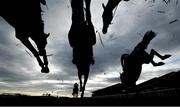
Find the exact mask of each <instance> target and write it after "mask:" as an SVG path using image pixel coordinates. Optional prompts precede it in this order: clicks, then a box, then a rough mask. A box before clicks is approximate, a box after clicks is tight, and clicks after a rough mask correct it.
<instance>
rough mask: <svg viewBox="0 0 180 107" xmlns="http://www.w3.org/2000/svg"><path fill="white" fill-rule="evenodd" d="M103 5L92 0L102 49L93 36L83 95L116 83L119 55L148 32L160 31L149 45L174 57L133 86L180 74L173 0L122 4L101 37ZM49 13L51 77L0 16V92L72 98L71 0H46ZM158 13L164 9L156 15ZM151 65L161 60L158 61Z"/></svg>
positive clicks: (179, 27) (146, 69)
mask: <svg viewBox="0 0 180 107" xmlns="http://www.w3.org/2000/svg"><path fill="white" fill-rule="evenodd" d="M102 3H105V4H106V3H107V0H92V3H91V14H92V21H93V24H94V26H95V29H96V30H97V31H98V32H99V33H100V36H101V38H102V41H103V43H104V47H103V46H102V44H101V42H100V38H99V34H98V33H97V35H96V37H97V43H96V45H95V46H94V58H95V61H96V63H95V65H94V66H91V71H90V74H89V79H88V82H87V85H86V91H85V96H90V95H91V92H92V91H95V90H97V89H101V88H104V87H107V86H111V85H114V84H116V83H119V82H120V79H119V72H122V68H121V65H120V64H121V63H120V56H121V55H122V54H124V53H130V52H131V51H132V50H133V48H134V46H135V45H136V44H137V43H138V42H140V41H141V39H142V37H143V36H142V35H144V33H145V32H146V31H148V30H153V31H155V32H157V33H158V35H157V37H156V38H154V39H153V40H152V42H151V44H150V45H149V47H148V49H147V52H149V51H150V50H151V49H152V48H153V49H155V50H157V51H158V52H159V53H161V54H163V55H164V54H166V53H168V54H172V57H170V58H169V59H167V60H165V61H164V62H165V63H166V64H165V65H163V66H161V67H153V66H152V65H151V64H148V65H143V69H142V73H141V76H140V78H139V80H138V82H137V83H140V82H143V81H146V80H149V79H151V78H154V77H159V76H161V75H164V74H166V73H169V72H172V71H177V70H179V69H180V68H179V65H180V56H179V55H180V42H179V41H180V36H179V34H180V22H179V21H177V22H175V23H172V24H169V22H171V21H173V20H175V19H178V20H180V12H179V10H180V3H179V4H178V5H176V0H174V1H171V3H170V4H168V5H167V4H165V3H164V2H162V0H157V1H156V2H155V3H153V2H152V1H151V0H147V2H145V0H131V1H129V2H124V1H123V2H121V3H120V4H119V6H118V9H117V11H116V14H115V17H114V19H113V22H112V23H113V24H112V25H110V28H109V31H108V33H107V34H106V35H104V34H102V32H101V29H102V18H101V15H102V12H103V9H102ZM47 4H48V9H47V8H46V7H45V6H43V10H44V11H45V13H44V15H43V19H44V21H45V32H47V33H48V32H49V33H51V35H50V37H49V38H48V45H47V53H48V54H53V56H50V57H48V59H49V68H50V73H49V74H42V73H41V72H40V70H41V68H40V67H39V65H38V63H37V61H36V59H35V58H34V57H30V55H28V54H27V53H26V51H28V49H26V47H25V46H23V45H22V44H21V42H20V41H19V40H18V39H16V38H15V32H14V28H12V27H11V26H10V25H9V24H7V22H5V21H4V19H2V18H1V17H0V93H5V92H16V93H18V92H21V93H26V94H31V95H42V93H46V92H49V93H51V94H56V95H57V94H59V95H60V96H71V94H72V88H73V84H74V83H75V82H79V80H78V77H77V70H76V67H75V66H74V65H73V64H72V63H71V61H72V48H71V47H70V46H69V42H68V38H67V34H68V31H69V29H70V26H71V14H72V13H71V7H70V2H69V0H47ZM158 11H165V13H159V12H158ZM154 60H155V61H160V59H158V58H157V57H155V59H154Z"/></svg>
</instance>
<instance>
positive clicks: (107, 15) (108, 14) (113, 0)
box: [102, 0, 129, 34]
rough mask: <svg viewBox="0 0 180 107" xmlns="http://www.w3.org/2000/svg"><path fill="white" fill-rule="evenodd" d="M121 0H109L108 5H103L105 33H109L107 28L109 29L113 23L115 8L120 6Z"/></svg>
mask: <svg viewBox="0 0 180 107" xmlns="http://www.w3.org/2000/svg"><path fill="white" fill-rule="evenodd" d="M121 1H122V0H109V1H108V3H107V5H106V6H105V5H104V4H102V6H103V8H104V12H103V15H102V18H103V30H102V32H103V33H104V34H106V33H107V29H108V27H109V25H110V24H111V21H112V19H113V10H114V9H115V7H117V6H118V4H119V3H120V2H121ZM124 1H129V0H124Z"/></svg>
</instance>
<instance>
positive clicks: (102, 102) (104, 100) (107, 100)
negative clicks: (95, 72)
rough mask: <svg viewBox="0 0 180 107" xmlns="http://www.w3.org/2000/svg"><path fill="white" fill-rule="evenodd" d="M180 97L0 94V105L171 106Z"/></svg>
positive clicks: (176, 103)
mask: <svg viewBox="0 0 180 107" xmlns="http://www.w3.org/2000/svg"><path fill="white" fill-rule="evenodd" d="M179 99H180V97H177V96H176V97H174V96H172V97H164V98H163V97H140V96H136V97H133V98H120V97H119V96H118V95H117V96H108V97H89V98H56V97H46V96H3V95H2V96H0V105H4V106H12V105H16V106H20V105H23V106H29V105H30V106H32V105H42V106H46V105H47V106H50V105H60V106H117V105H124V106H126V105H127V106H132V105H136V106H147V105H148V106H149V105H150V106H154V105H156V106H159V105H160V106H172V105H180V100H179Z"/></svg>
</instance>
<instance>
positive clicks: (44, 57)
mask: <svg viewBox="0 0 180 107" xmlns="http://www.w3.org/2000/svg"><path fill="white" fill-rule="evenodd" d="M43 51H44V52H43V60H44V67H43V69H42V70H41V72H42V73H49V68H48V59H47V55H46V50H45V49H44V50H43Z"/></svg>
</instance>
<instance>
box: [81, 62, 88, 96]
mask: <svg viewBox="0 0 180 107" xmlns="http://www.w3.org/2000/svg"><path fill="white" fill-rule="evenodd" d="M84 72H86V74H85V75H84V84H83V90H82V93H81V98H82V97H84V91H85V87H86V83H87V80H88V75H89V65H88V66H86V68H85V71H84Z"/></svg>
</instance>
